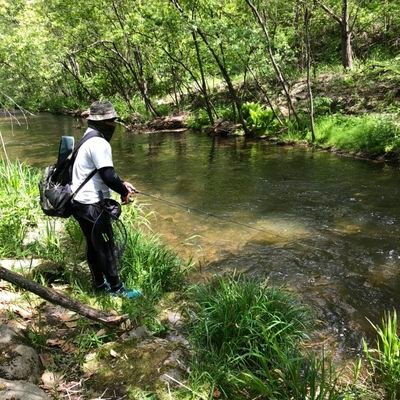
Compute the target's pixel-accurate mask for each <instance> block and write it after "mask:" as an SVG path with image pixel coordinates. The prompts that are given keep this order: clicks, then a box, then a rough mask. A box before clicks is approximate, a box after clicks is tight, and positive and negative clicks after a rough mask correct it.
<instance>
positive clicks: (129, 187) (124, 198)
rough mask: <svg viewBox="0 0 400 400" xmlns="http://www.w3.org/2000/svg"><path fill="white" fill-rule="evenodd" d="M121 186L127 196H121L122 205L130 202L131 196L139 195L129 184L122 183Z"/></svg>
mask: <svg viewBox="0 0 400 400" xmlns="http://www.w3.org/2000/svg"><path fill="white" fill-rule="evenodd" d="M123 184H124V186H125V187H126V189H127V190H128V194H127V195H126V196H124V197H122V196H121V199H122V204H128V203H129V202H130V201H131V195H132V194H136V193H139V191H138V190H137V189H136V188H135V187H134V186H133V185H132V184H131V183H129V182H123Z"/></svg>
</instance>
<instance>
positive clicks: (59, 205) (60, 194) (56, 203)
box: [39, 131, 102, 218]
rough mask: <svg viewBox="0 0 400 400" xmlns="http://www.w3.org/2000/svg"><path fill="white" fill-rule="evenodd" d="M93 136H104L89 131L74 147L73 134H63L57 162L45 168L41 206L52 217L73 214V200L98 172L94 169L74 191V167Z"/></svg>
mask: <svg viewBox="0 0 400 400" xmlns="http://www.w3.org/2000/svg"><path fill="white" fill-rule="evenodd" d="M92 137H102V136H101V135H100V134H99V133H98V132H96V131H92V132H89V133H87V134H86V135H85V136H84V137H83V138H82V139H81V140H80V141H79V143H78V145H77V146H76V147H75V148H74V138H73V137H72V136H62V137H61V140H60V146H59V150H58V159H57V162H56V163H55V164H53V165H49V166H48V167H46V169H45V170H44V174H43V178H42V180H41V181H40V182H39V194H40V199H39V202H40V207H41V209H42V211H43V212H44V213H45V214H46V215H48V216H50V217H61V218H68V217H69V216H70V215H71V214H72V207H71V206H72V200H73V199H74V197H75V196H76V194H77V193H78V192H79V190H81V189H82V187H83V186H84V185H85V184H86V183H87V182H88V181H89V179H91V178H92V177H93V176H94V174H95V173H96V172H97V169H95V170H93V171H92V172H91V173H90V174H89V175H88V176H87V177H86V179H85V180H84V181H83V182H82V183H81V184H80V185H79V187H78V188H77V189H76V190H75V192H74V193H73V192H72V190H71V183H72V168H73V166H74V162H75V159H76V156H77V155H78V150H79V148H80V147H81V146H82V144H83V143H85V142H86V141H87V140H89V139H91V138H92Z"/></svg>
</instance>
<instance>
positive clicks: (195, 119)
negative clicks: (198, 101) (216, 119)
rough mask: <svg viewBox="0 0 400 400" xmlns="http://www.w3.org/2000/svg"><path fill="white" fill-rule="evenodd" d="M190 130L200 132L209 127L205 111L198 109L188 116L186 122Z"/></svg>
mask: <svg viewBox="0 0 400 400" xmlns="http://www.w3.org/2000/svg"><path fill="white" fill-rule="evenodd" d="M187 125H188V127H189V128H190V129H194V130H200V129H202V128H205V127H207V126H209V125H210V120H209V118H208V115H207V112H206V110H203V109H200V110H197V111H195V112H194V113H192V114H191V115H190V117H189V118H188V121H187Z"/></svg>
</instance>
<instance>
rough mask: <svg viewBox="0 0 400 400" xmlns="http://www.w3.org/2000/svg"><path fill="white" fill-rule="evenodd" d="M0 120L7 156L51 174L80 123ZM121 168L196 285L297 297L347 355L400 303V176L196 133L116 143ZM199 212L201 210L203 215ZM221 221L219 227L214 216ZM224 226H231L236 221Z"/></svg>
mask: <svg viewBox="0 0 400 400" xmlns="http://www.w3.org/2000/svg"><path fill="white" fill-rule="evenodd" d="M19 121H20V123H21V125H20V126H19V125H18V124H17V123H16V121H14V123H13V124H12V125H11V124H10V119H9V118H2V119H0V131H1V133H2V135H3V139H4V142H5V144H6V149H7V154H8V157H9V158H10V159H16V158H18V159H20V160H23V161H26V162H27V163H29V164H31V165H33V166H36V167H44V166H46V165H47V164H50V163H52V162H54V161H55V157H56V152H57V149H58V142H59V137H60V136H61V135H70V134H73V135H74V136H75V137H77V138H78V137H80V136H81V135H82V133H83V131H84V125H85V123H84V121H80V120H77V119H74V118H70V117H61V116H53V115H49V114H42V115H39V116H36V117H29V118H28V121H27V122H28V126H27V125H26V123H25V120H24V118H21V117H19ZM112 145H113V156H114V162H115V166H116V169H117V171H118V172H119V174H120V175H121V176H122V177H123V178H124V179H126V180H129V181H131V182H132V183H133V184H134V185H135V186H136V187H137V188H138V189H139V190H141V191H143V192H144V193H147V194H151V195H153V196H157V197H160V198H162V199H164V200H167V201H169V202H173V203H178V204H180V205H183V206H188V207H190V208H191V209H192V210H191V211H190V210H188V209H187V208H185V207H179V206H178V207H171V206H170V205H169V204H167V203H164V202H161V201H157V200H154V198H151V197H148V196H144V195H141V196H140V197H139V201H140V203H142V204H147V206H146V210H148V211H154V212H155V214H154V215H153V217H152V228H153V230H154V231H155V232H157V233H159V234H160V235H161V236H162V238H163V240H164V241H165V242H166V243H168V244H169V245H171V246H173V247H174V248H176V249H177V250H178V251H179V252H180V253H181V254H184V255H185V256H193V257H194V259H195V260H196V261H197V265H198V267H197V268H196V272H195V273H194V275H193V278H194V279H201V278H202V277H204V276H208V275H209V274H212V273H215V272H219V273H220V272H224V271H233V270H238V271H245V272H246V273H248V274H251V275H254V276H257V277H269V279H271V280H272V281H273V282H274V283H277V284H282V285H285V286H286V287H288V288H289V289H290V290H293V291H295V292H296V293H299V294H300V295H301V296H302V297H303V298H304V299H305V300H306V301H307V302H309V303H311V304H312V305H313V306H314V307H315V308H316V310H318V312H320V315H321V316H322V319H323V320H325V321H327V322H328V326H329V328H330V332H331V334H333V336H334V337H335V338H336V339H338V343H339V346H340V347H341V348H342V349H345V350H346V351H349V350H350V351H351V350H353V349H357V348H358V347H359V345H360V337H361V335H362V334H370V333H371V328H370V325H369V323H368V321H367V319H366V318H369V319H370V320H372V321H373V322H380V320H381V318H382V316H383V312H384V311H385V310H391V309H393V308H396V309H399V305H400V242H399V238H400V203H399V197H400V170H399V169H398V168H393V167H389V166H385V165H384V164H376V163H372V162H366V161H359V160H354V159H351V158H340V157H338V156H336V155H334V154H331V153H326V152H320V151H313V150H311V149H308V148H302V147H281V146H276V145H272V144H269V143H266V142H263V141H256V140H254V141H253V140H245V139H244V138H232V139H220V138H218V139H212V138H210V137H208V136H206V135H202V134H198V133H191V132H187V133H183V134H182V133H180V134H165V133H164V134H153V135H133V134H132V133H126V132H123V131H122V129H121V130H119V131H118V132H117V133H116V134H115V137H114V138H113V141H112ZM194 209H196V210H201V211H203V212H204V213H200V212H198V211H194ZM211 215H215V216H219V217H221V218H222V219H217V218H214V217H213V216H211ZM229 221H234V223H233V222H229Z"/></svg>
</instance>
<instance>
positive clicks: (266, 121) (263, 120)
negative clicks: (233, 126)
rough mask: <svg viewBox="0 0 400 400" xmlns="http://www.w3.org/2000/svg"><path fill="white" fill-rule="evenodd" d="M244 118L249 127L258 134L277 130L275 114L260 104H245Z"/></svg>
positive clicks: (243, 108) (243, 107)
mask: <svg viewBox="0 0 400 400" xmlns="http://www.w3.org/2000/svg"><path fill="white" fill-rule="evenodd" d="M242 110H243V117H244V118H245V120H246V123H247V125H248V127H249V128H250V129H251V130H252V131H254V132H255V133H257V134H264V133H267V132H272V131H274V130H276V128H277V126H278V125H277V121H276V119H275V116H274V113H273V112H272V110H270V109H266V108H265V107H264V106H263V105H261V104H258V103H244V104H243V106H242Z"/></svg>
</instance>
